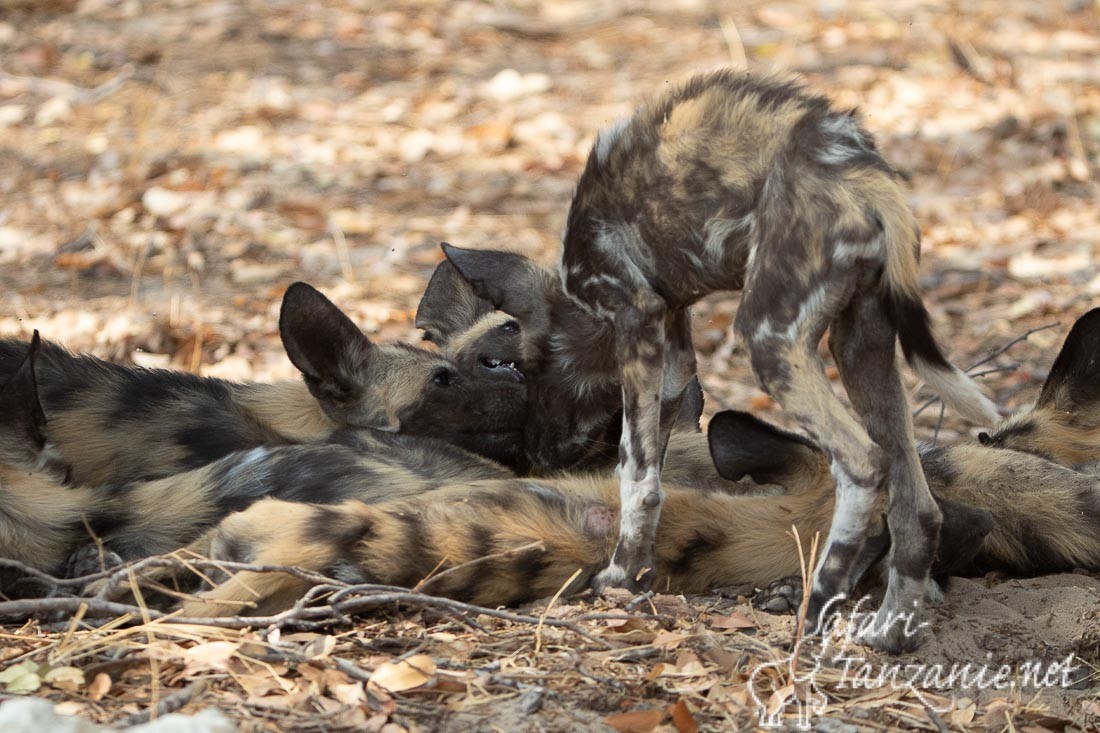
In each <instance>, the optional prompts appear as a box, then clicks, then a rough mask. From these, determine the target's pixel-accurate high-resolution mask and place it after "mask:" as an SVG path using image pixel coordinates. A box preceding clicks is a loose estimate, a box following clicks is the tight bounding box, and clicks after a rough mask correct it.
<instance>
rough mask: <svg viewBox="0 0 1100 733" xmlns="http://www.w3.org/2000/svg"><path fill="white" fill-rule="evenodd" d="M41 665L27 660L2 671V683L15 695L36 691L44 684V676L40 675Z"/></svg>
mask: <svg viewBox="0 0 1100 733" xmlns="http://www.w3.org/2000/svg"><path fill="white" fill-rule="evenodd" d="M38 671H39V667H38V664H37V663H36V662H32V661H31V660H29V659H28V660H26V661H23V662H20V663H19V664H13V665H12V666H10V667H8V668H7V669H5V670H4V671H3V672H0V684H3V685H4V689H5V690H7V691H8V692H10V693H12V694H13V695H22V694H25V693H28V692H34V691H35V690H37V689H38V688H39V687H41V686H42V678H41V677H39V675H38Z"/></svg>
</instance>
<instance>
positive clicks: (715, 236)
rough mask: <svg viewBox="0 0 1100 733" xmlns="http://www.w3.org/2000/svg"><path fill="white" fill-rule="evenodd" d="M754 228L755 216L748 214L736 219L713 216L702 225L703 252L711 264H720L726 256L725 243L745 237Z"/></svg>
mask: <svg viewBox="0 0 1100 733" xmlns="http://www.w3.org/2000/svg"><path fill="white" fill-rule="evenodd" d="M755 226H756V215H755V214H753V213H751V212H750V213H748V214H746V215H745V216H742V217H740V218H738V219H726V218H723V217H719V216H715V217H712V218H710V219H707V221H706V223H705V224H704V225H703V237H704V240H703V251H704V253H705V254H706V256H707V257H709V258H710V259H711V261H713V262H721V261H722V260H723V258H724V257H725V254H726V248H725V244H726V241H727V240H728V239H729V238H730V237H732V236H734V235H741V236H743V237H747V236H749V235H750V234H751V233H752V230H753V228H754V227H755Z"/></svg>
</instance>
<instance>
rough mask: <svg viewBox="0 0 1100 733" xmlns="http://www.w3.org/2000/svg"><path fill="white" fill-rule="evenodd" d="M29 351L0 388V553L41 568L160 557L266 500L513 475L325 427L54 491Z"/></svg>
mask: <svg viewBox="0 0 1100 733" xmlns="http://www.w3.org/2000/svg"><path fill="white" fill-rule="evenodd" d="M39 353H40V344H39V340H38V334H37V332H35V335H34V337H33V338H32V340H31V343H30V348H29V349H28V354H27V356H26V357H25V358H24V360H23V362H22V363H21V364H20V365H19V366H18V367H17V368H16V369H15V370H14V373H13V374H11V375H10V376H9V378H8V379H7V381H6V382H5V383H4V384H3V386H2V387H0V558H6V559H10V560H17V561H19V562H21V563H23V564H25V565H29V566H31V567H34V568H37V569H39V570H43V571H45V572H47V573H51V574H55V575H70V576H76V575H82V574H85V573H87V572H88V571H91V570H94V569H96V566H97V565H98V564H100V562H102V561H104V560H105V559H107V558H109V559H110V562H112V564H113V563H116V562H119V561H124V560H134V559H138V558H141V557H146V556H149V555H156V554H161V553H166V552H171V551H173V550H176V549H179V548H180V547H183V546H184V545H186V544H187V543H189V542H191V541H193V540H194V539H195V538H197V537H198V536H199V535H200V534H201V533H202V532H203V531H204V530H206V529H208V528H210V527H212V526H214V525H215V524H217V523H218V522H219V521H221V520H222V519H223V518H224V517H225V516H226V515H228V514H230V513H232V512H234V511H240V510H242V509H245V508H246V507H248V506H249V505H251V504H252V503H254V502H256V501H258V500H260V499H262V498H265V497H274V498H278V499H283V500H287V501H298V502H303V501H310V502H315V503H336V502H340V501H345V500H347V499H357V500H360V501H382V500H392V499H395V498H402V497H407V496H415V495H416V494H419V493H422V492H424V491H429V490H431V489H434V488H438V487H440V486H443V485H447V484H451V483H455V482H458V481H465V482H469V481H479V480H486V479H501V478H507V477H509V476H512V473H511V472H510V471H509V470H507V469H506V468H504V467H503V466H501V465H499V464H497V463H495V462H493V461H490V460H488V459H486V458H483V457H480V456H477V455H474V454H472V453H469V452H467V451H465V450H463V449H461V448H458V447H457V446H454V445H451V444H449V443H445V442H443V441H440V440H436V439H433V438H429V437H423V436H416V435H405V434H401V433H391V432H386V431H382V430H377V429H373V428H361V429H358V430H351V429H345V430H340V431H336V432H335V433H333V434H332V435H331V436H330V438H329V440H328V442H326V443H317V444H309V445H279V446H261V447H257V448H253V449H251V450H247V451H238V452H235V453H231V454H229V455H227V456H224V457H222V458H220V459H218V460H216V461H214V462H212V463H209V464H207V465H205V466H202V467H201V468H197V469H193V470H191V471H187V472H183V473H179V474H174V475H172V476H168V477H164V478H160V479H155V480H150V481H133V482H126V483H118V484H104V485H99V486H94V487H88V486H75V487H72V486H65V485H64V484H65V478H66V476H67V475H69V473H70V470H69V467H68V466H66V465H65V464H64V461H63V460H62V459H61V458H60V457H59V453H58V451H57V450H56V449H55V447H54V446H53V444H52V442H51V427H50V425H49V424H48V423H47V421H46V419H45V415H44V412H43V410H42V407H41V404H40V402H39V399H38V391H37V388H36V379H35V358H36V356H37V355H38V354H39ZM93 539H94V542H93ZM100 553H104V557H102V558H101V557H100ZM17 580H19V578H18V575H17V574H16V573H13V572H11V571H10V570H9V571H4V570H3V569H2V568H0V593H3V594H6V595H11V594H14V593H15V592H17V590H18V589H19V588H20V587H22V588H24V589H25V590H26V591H28V592H29V591H30V590H32V588H29V587H28V586H27V585H26V584H17V583H16V581H17Z"/></svg>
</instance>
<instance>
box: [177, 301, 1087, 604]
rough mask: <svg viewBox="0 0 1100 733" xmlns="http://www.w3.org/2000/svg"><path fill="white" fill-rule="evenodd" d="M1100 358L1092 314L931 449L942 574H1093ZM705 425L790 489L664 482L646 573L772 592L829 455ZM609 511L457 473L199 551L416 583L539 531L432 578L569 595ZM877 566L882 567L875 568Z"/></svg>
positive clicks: (277, 588)
mask: <svg viewBox="0 0 1100 733" xmlns="http://www.w3.org/2000/svg"><path fill="white" fill-rule="evenodd" d="M1098 365H1100V310H1096V311H1092V312H1090V313H1089V314H1088V315H1086V316H1085V317H1083V318H1082V319H1081V320H1080V321H1079V322H1078V324H1077V325H1076V326H1075V327H1074V329H1073V330H1072V331H1071V333H1070V335H1069V337H1068V338H1067V340H1066V343H1065V346H1064V347H1063V349H1062V352H1061V354H1060V355H1059V357H1058V359H1057V360H1056V362H1055V365H1054V368H1053V369H1052V370H1051V373H1050V376H1049V377H1048V379H1047V382H1046V384H1045V385H1044V387H1043V389H1042V393H1041V395H1040V398H1039V401H1038V402H1037V403H1036V404H1035V405H1034V406H1033V407H1031V408H1030V409H1027V410H1024V411H1022V412H1021V413H1019V415H1017V416H1016V417H1014V418H1010V419H1008V420H1006V421H1004V422H1003V423H1002V424H1001V425H1000V426H999V427H998V429H997V430H996V431H995V432H994V433H992V437H991V438H989V439H984V440H983V442H984V443H986V445H977V444H973V443H969V444H959V445H951V446H941V447H933V448H931V449H927V450H925V451H923V453H922V455H921V462H922V465H923V467H924V470H925V471H926V472H927V474H928V480H929V483H930V485H931V487H932V491H933V494H934V496H935V497H936V501H937V502H938V503H939V505H940V506H941V507H942V509H943V513H944V516H945V520H944V523H943V527H942V541H941V542H940V544H939V547H938V555H937V558H936V561H935V563H934V565H933V572H934V573H935V574H937V575H939V574H948V573H955V574H969V573H974V574H981V573H985V572H987V571H989V570H1000V571H1004V572H1010V573H1016V574H1021V575H1028V574H1039V573H1050V572H1064V571H1069V570H1072V569H1074V568H1088V569H1092V570H1100V473H1097V472H1093V473H1086V472H1081V471H1074V470H1072V469H1071V468H1069V467H1068V465H1070V464H1079V463H1091V462H1094V461H1097V460H1100V434H1098V433H1097V431H1096V430H1095V427H1096V424H1097V420H1096V416H1097V415H1100V369H1098ZM1051 436H1058V441H1052V440H1051ZM709 437H710V444H711V448H712V451H713V454H714V459H715V461H716V463H717V464H718V466H719V469H720V470H721V471H722V472H723V474H724V475H726V476H727V477H728V478H729V479H733V480H736V479H740V478H741V477H742V476H745V475H748V476H751V477H752V478H753V480H756V481H762V482H768V483H778V484H781V485H784V486H785V487H786V488H787V493H786V494H785V495H782V496H765V497H745V496H733V495H730V494H728V493H725V492H720V491H699V490H698V489H682V488H679V487H675V486H673V485H671V484H670V486H669V489H668V491H669V496H668V502H667V505H666V507H665V511H664V512H662V515H661V519H660V523H659V525H658V534H657V537H658V541H657V565H656V570H655V573H656V575H657V583H656V586H657V587H658V588H659V589H661V590H669V591H672V592H700V591H705V590H707V589H709V588H713V587H716V586H724V585H741V584H745V583H753V584H755V585H757V586H758V587H765V586H766V585H767V584H768V583H769V582H771V581H773V580H778V579H780V578H785V577H787V576H790V575H795V574H797V573H798V568H799V564H798V552H797V548H796V546H795V544H794V542H793V541H791V540H790V538H789V537H787V536H786V533H787V532H788V530H789V528H790V526H791V525H792V524H794V525H796V526H797V527H798V530H799V534H800V535H801V537H802V538H803V540H804V541H806V540H808V538H809V537H810V536H812V534H813V533H815V532H827V531H828V530H829V525H830V516H831V514H832V512H833V507H832V504H833V485H834V482H833V479H832V476H831V474H830V466H829V464H830V462H829V460H828V458H827V457H826V456H825V454H824V453H823V451H821V449H819V448H818V447H817V446H815V445H814V444H813V443H812V442H810V441H808V440H807V439H805V438H801V437H798V436H795V435H792V434H789V433H786V432H784V431H782V430H779V429H777V428H775V427H773V426H770V425H767V424H766V423H763V422H762V421H760V420H758V419H756V418H754V417H752V416H750V415H748V414H746V413H736V412H725V413H720V414H719V415H717V416H716V417H715V418H714V419H713V420H712V421H711V424H710V433H709ZM1066 438H1070V439H1069V440H1066ZM994 442H996V443H1000V444H1001V445H1008V444H1011V445H1012V448H1011V449H1009V448H1005V447H996V446H994V445H993V443H994ZM1039 453H1045V455H1040V454H1039ZM1092 468H1093V469H1095V467H1094V466H1092ZM887 500H888V499H887V497H886V496H885V495H881V494H880V495H879V496H877V497H876V503H875V510H876V511H884V510H885V504H886V501H887ZM618 511H619V500H618V487H617V485H616V483H615V481H614V480H610V479H598V478H583V479H560V480H538V479H511V480H506V481H484V482H477V483H474V484H456V485H453V486H449V487H444V488H441V489H439V490H438V491H434V492H431V493H428V494H422V495H418V496H416V497H414V498H409V499H404V500H398V501H392V502H383V503H380V504H374V505H367V504H364V503H361V502H346V503H343V504H339V505H336V506H328V507H317V506H310V505H306V504H288V503H286V502H280V501H275V500H265V501H262V502H258V503H257V504H255V505H253V506H252V507H251V508H249V509H248V510H247V511H244V512H241V513H239V514H234V515H232V516H231V517H229V518H227V519H226V520H225V521H224V522H223V523H222V524H221V525H220V526H219V527H218V528H217V529H216V530H214V531H212V532H210V533H208V534H207V535H206V536H205V537H204V538H203V539H202V540H200V541H199V542H197V543H196V544H195V545H194V547H193V549H195V550H196V551H200V552H204V553H210V554H212V555H213V556H214V557H217V558H220V559H224V560H236V561H250V562H256V563H263V564H288V565H304V566H305V567H308V568H310V569H313V570H317V571H320V572H324V573H327V574H330V575H331V576H332V577H339V578H340V579H342V580H346V581H351V582H356V581H358V582H374V583H382V584H394V585H413V584H416V583H417V582H419V581H420V580H422V579H423V578H425V577H426V576H428V575H429V574H432V573H438V572H439V571H440V570H443V569H446V568H448V567H453V566H455V565H459V564H462V563H464V562H468V561H470V560H474V559H477V558H479V557H484V556H486V555H489V554H493V553H498V552H501V551H504V550H511V549H514V548H519V547H522V546H524V545H528V544H530V543H532V542H540V543H541V547H534V548H528V549H526V550H523V551H520V552H516V553H515V554H514V555H512V556H510V557H500V558H496V559H493V560H492V561H488V562H483V563H477V564H475V565H472V566H471V567H470V568H469V569H468V571H464V572H460V573H449V574H446V575H443V576H441V577H440V580H438V581H435V582H431V581H429V582H428V583H427V584H426V585H425V586H424V589H425V590H426V591H428V592H432V593H436V594H440V595H445V596H450V597H454V598H458V599H461V600H467V601H472V602H475V603H479V604H483V605H490V606H492V605H497V604H512V603H519V602H522V601H525V600H530V599H534V598H540V597H545V596H548V595H550V594H552V593H554V592H556V591H557V590H558V589H559V588H561V587H562V585H563V584H564V583H565V582H566V581H567V580H568V579H569V578H570V576H572V574H573V572H574V571H575V570H576V569H577V568H582V569H583V570H584V573H582V575H581V576H580V577H579V578H578V579H577V581H576V582H575V583H574V585H572V586H571V587H570V590H579V589H580V588H581V587H583V585H584V584H585V582H586V581H587V580H588V579H590V578H591V577H592V576H593V575H595V574H596V573H597V572H598V571H599V569H600V568H601V567H603V566H604V564H606V562H607V560H608V558H609V557H610V555H611V552H612V548H613V546H614V543H615V536H614V530H615V526H616V524H617V518H618V517H617V515H618ZM983 535H984V536H985V538H984V540H983V539H982V537H983ZM874 540H875V541H874V542H870V543H868V544H867V545H865V546H864V550H863V552H862V553H861V554H860V556H859V557H858V558H857V561H858V563H859V565H860V566H861V567H864V568H866V567H870V566H873V565H875V564H876V563H880V564H881V558H882V556H883V555H884V554H885V553H886V552H887V550H888V547H889V535H888V534H887V533H883V534H882V535H880V536H876V537H875V538H874ZM886 574H887V569H886V568H881V571H879V572H875V573H871V574H869V577H879V576H880V575H886ZM304 590H305V584H304V583H303V582H302V581H300V580H298V579H295V578H291V577H289V576H282V575H273V574H263V575H259V574H254V573H242V574H239V575H238V576H237V577H236V578H235V579H233V580H231V581H229V582H227V583H224V584H223V585H220V586H219V587H217V588H215V589H213V590H210V591H208V592H206V593H205V594H203V596H202V597H201V598H200V599H198V600H196V601H194V602H189V603H186V604H185V605H184V613H185V614H186V615H215V614H225V613H237V612H239V611H240V610H241V609H242V608H246V609H248V611H249V612H255V613H261V614H263V613H268V612H275V611H278V610H281V609H282V608H285V607H287V606H288V605H290V604H291V603H293V601H294V600H295V599H296V598H297V597H299V596H300V594H301V593H302V592H303V591H304ZM255 593H258V594H259V595H258V596H257V595H255ZM253 602H255V604H256V605H255V606H252V605H251V604H252V603H253Z"/></svg>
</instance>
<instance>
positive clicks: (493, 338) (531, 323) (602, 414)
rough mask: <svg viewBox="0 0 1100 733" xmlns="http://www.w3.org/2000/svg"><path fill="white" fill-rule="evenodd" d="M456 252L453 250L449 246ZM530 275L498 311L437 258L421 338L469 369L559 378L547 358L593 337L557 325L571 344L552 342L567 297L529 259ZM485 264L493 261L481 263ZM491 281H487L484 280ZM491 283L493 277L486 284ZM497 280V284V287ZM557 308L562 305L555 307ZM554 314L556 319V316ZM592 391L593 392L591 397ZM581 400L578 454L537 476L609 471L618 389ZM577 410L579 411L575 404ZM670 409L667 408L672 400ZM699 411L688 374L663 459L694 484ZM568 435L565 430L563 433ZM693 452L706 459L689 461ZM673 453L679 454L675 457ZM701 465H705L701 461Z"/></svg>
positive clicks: (564, 317) (703, 468)
mask: <svg viewBox="0 0 1100 733" xmlns="http://www.w3.org/2000/svg"><path fill="white" fill-rule="evenodd" d="M452 251H454V249H452ZM469 255H471V256H479V257H480V256H487V257H488V259H490V260H493V259H497V258H500V259H501V260H503V261H504V262H506V263H507V264H509V265H510V264H512V260H514V259H515V258H519V257H520V256H519V255H514V254H509V253H504V252H496V251H491V250H481V251H478V252H472V251H471V252H469ZM527 263H528V266H529V270H528V273H529V275H530V277H528V278H525V281H524V283H523V285H524V286H529V287H530V289H528V290H526V291H525V292H518V291H516V292H511V291H510V292H509V294H508V297H506V298H505V299H504V302H507V303H508V305H509V310H508V312H507V313H505V312H497V311H495V310H494V305H493V303H492V302H491V301H489V300H486V299H484V298H481V297H479V296H478V295H477V293H476V292H475V291H474V287H473V286H472V285H471V284H470V282H469V281H468V280H467V279H466V278H465V277H463V275H462V274H461V273H460V272H459V271H458V270H457V269H456V268H455V266H454V265H453V264H451V262H450V261H449V260H443V261H442V262H440V263H439V265H438V266H437V267H436V269H435V272H433V273H432V277H431V280H430V281H429V282H428V287H427V288H426V289H425V290H424V295H423V297H422V298H421V300H420V304H419V305H418V306H417V309H416V327H417V328H420V329H422V330H423V331H424V340H425V341H430V342H432V343H434V344H436V345H437V346H439V347H440V349H441V350H442V351H443V353H445V354H447V355H448V356H450V357H451V358H452V359H454V360H455V361H456V362H458V364H459V365H460V366H463V367H465V368H467V369H474V368H476V367H477V366H478V365H480V366H482V367H484V368H490V369H497V370H500V371H502V372H505V373H516V374H517V375H518V376H517V378H518V379H525V380H528V381H534V382H535V383H538V382H539V381H540V380H541V379H543V378H544V377H543V375H544V373H546V372H547V371H549V372H550V373H551V374H552V375H553V376H554V377H559V376H560V375H562V374H563V372H564V371H565V370H564V369H563V367H562V365H561V364H555V363H552V361H553V360H554V359H555V358H556V357H561V356H563V357H565V358H569V357H571V356H572V355H573V354H574V353H579V352H582V351H587V350H589V349H591V348H592V343H591V342H586V343H583V345H582V342H583V339H584V332H583V330H582V331H581V332H580V333H578V332H577V330H576V329H571V328H568V327H565V326H564V325H562V328H561V330H560V331H559V332H555V333H554V334H553V343H554V344H557V343H569V344H570V347H569V348H565V349H556V348H554V347H552V345H551V333H550V331H549V330H548V327H549V325H550V323H551V322H554V323H558V324H568V323H570V322H571V320H572V319H571V315H572V312H571V309H572V308H575V307H576V306H573V305H571V301H569V300H568V298H566V296H565V294H564V292H563V291H562V289H561V283H560V281H559V280H558V279H557V278H556V277H555V276H554V275H553V273H551V272H550V271H549V270H546V269H545V268H541V267H539V266H538V265H537V264H536V263H534V262H531V261H530V260H527ZM486 265H487V267H489V268H491V267H492V264H491V263H486ZM490 282H491V281H490ZM492 285H495V283H492V284H491V285H489V286H490V287H491V286H492ZM503 285H504V284H503V283H501V286H502V287H503ZM556 309H560V310H556ZM559 314H560V317H558V318H555V316H556V315H559ZM593 397H595V399H592V398H593ZM579 399H580V400H581V401H582V402H584V403H585V404H593V405H597V406H598V407H599V408H600V409H599V410H598V411H597V412H595V413H594V414H582V415H581V416H580V421H581V423H582V424H584V425H585V428H584V429H583V430H581V431H580V432H581V433H583V435H584V436H585V438H584V441H583V445H580V446H578V451H577V453H576V455H572V454H571V455H569V456H568V458H567V460H563V461H561V462H556V463H549V464H545V463H544V464H538V465H533V466H531V468H532V470H533V471H534V472H535V473H537V474H540V475H545V474H553V473H560V472H561V471H565V470H568V471H569V472H571V473H576V472H579V471H599V470H604V469H607V470H610V469H611V467H612V466H614V464H615V461H616V460H617V456H618V454H617V450H618V443H619V434H620V432H621V430H622V417H621V413H622V410H621V405H618V407H619V408H620V409H618V411H617V412H616V413H615V414H607V413H606V406H607V405H608V404H611V405H615V404H617V400H618V399H619V398H618V394H617V393H616V394H615V395H610V394H606V395H605V394H600V395H582V396H581V397H580V398H579ZM574 409H575V410H577V411H580V412H583V409H582V408H581V407H579V406H575V407H574ZM670 409H671V407H670ZM702 414H703V390H702V387H701V386H700V384H699V380H698V379H694V378H693V379H692V381H691V384H690V385H689V386H688V388H687V389H686V390H685V393H684V396H683V399H682V400H681V402H680V405H679V414H678V416H677V419H676V421H675V423H674V424H673V431H674V436H675V438H674V445H673V446H671V447H670V453H669V459H670V460H671V462H672V464H673V465H674V466H675V470H676V472H677V474H678V476H677V478H676V480H679V481H687V482H688V483H692V481H691V478H690V477H689V476H688V475H687V474H686V473H685V462H687V461H692V463H693V464H698V465H696V466H695V468H696V469H697V472H698V473H700V476H699V477H698V478H699V482H700V483H704V484H705V483H708V482H709V481H711V480H712V479H713V476H714V475H715V474H714V464H713V463H712V462H711V460H710V455H709V454H707V453H706V449H705V446H706V439H705V438H702V436H699V435H696V436H694V437H689V434H690V433H699V432H700V431H699V419H700V417H701V416H702ZM563 437H565V438H566V439H569V437H570V436H563ZM695 453H699V454H700V455H699V458H702V459H704V460H701V461H694V460H692V459H693V457H694V454H695ZM673 457H675V458H676V459H677V460H673ZM704 464H705V465H704Z"/></svg>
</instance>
